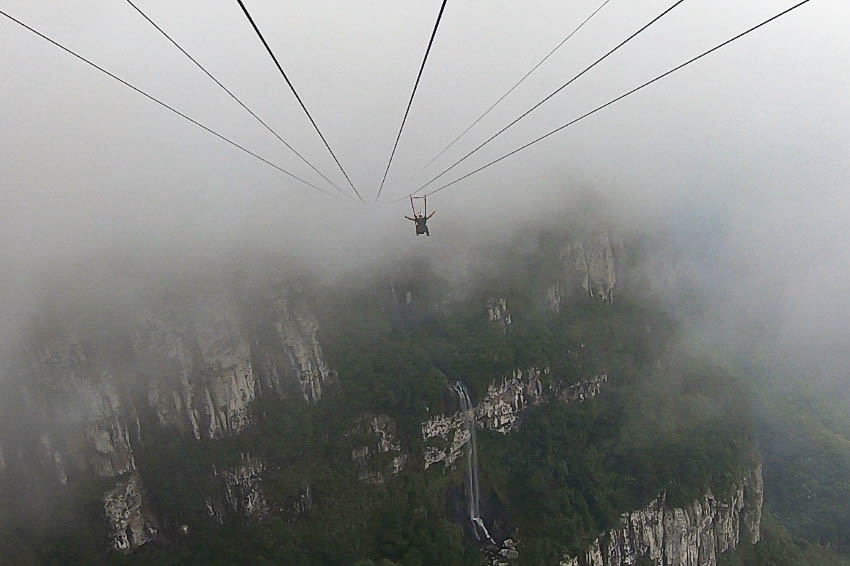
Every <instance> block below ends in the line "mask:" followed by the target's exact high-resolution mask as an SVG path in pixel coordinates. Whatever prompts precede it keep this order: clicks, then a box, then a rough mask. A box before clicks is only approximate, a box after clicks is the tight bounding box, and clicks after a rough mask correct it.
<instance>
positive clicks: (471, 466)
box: [452, 381, 495, 544]
mask: <svg viewBox="0 0 850 566" xmlns="http://www.w3.org/2000/svg"><path fill="white" fill-rule="evenodd" d="M452 389H453V390H454V392H455V393H456V394H457V398H458V402H459V403H460V409H461V411H462V412H463V416H464V419H465V420H466V426H467V427H468V428H469V443H468V444H467V448H466V487H467V490H466V492H467V500H468V502H467V503H468V505H467V513H468V515H469V520H470V522H471V523H472V531H473V532H474V533H475V538H477V539H478V540H482V539H483V540H486V541H488V542H491V543H493V544H495V541H494V540H493V537H491V536H490V532H489V531H488V530H487V527H486V525H485V524H484V520H483V519H482V518H481V511H480V509H479V507H478V499H479V489H478V444H477V441H476V439H475V429H476V424H475V408H474V407H473V406H472V401H471V400H470V398H469V391H468V390H467V389H466V385H465V384H464V383H463V382H462V381H458V382H457V383H455V384H454V386H452Z"/></svg>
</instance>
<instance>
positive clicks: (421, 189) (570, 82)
mask: <svg viewBox="0 0 850 566" xmlns="http://www.w3.org/2000/svg"><path fill="white" fill-rule="evenodd" d="M684 1H685V0H677V2H675V3H674V4H673V5H672V6H670V7H669V8H667V9H666V10H664V11H663V12H661V13H660V14H659V15H657V16H655V18H653V19H652V21H650V22H649V23H648V24H646V25H644V26H643V27H642V28H640V29H639V30H637V31H636V32H634V33H633V34H632V35H630V36H629V37H627V38H626V39H625V40H623V41H622V42H621V43H620V44H619V45H617V46H616V47H615V48H613V49H611V50H610V51H608V53H606V54H605V55H603V56H602V57H600V58H599V59H597V60H596V61H595V62H593V63H592V64H591V65H590V66H588V67H586V68H585V69H584V70H583V71H582V72H580V73H579V74H577V75H576V76H574V77H573V78H571V79H570V80H569V81H567V82H565V83H564V84H562V85H561V86H559V87H558V88H557V89H555V90H554V91H552V93H551V94H549V95H548V96H546V98H544V99H543V100H541V101H540V102H538V103H537V104H535V105H534V106H532V107H531V108H529V109H528V110H526V111H525V112H523V113H522V114H520V115H519V116H518V117H517V118H516V119H515V120H514V121H513V122H511V123H510V124H508V125H507V126H505V127H504V128H502V129H501V130H499V131H498V132H496V133H495V134H493V135H492V136H490V137H489V138H487V140H485V141H484V143H482V144H481V145H479V146H478V147H476V148H475V149H473V150H472V151H470V152H469V153H467V154H466V155H464V156H463V157H461V158H460V159H458V160H457V161H455V162H454V163H453V164H452V165H450V166H449V167H448V168H446V169H444V170H443V172H442V173H440V174H439V175H437V176H435V177H433V178H431V180H430V181H428V182H427V183H425V184H424V185H422V186H421V187H419V188H418V189H416V190H415V191H413V193H412V194H414V195H415V194H419V193H421V192H422V191H424V190H425V189H426V188H427V187H429V186H430V185H431V184H432V183H433V182H434V181H436V180H437V179H439V178H440V177H442V176H443V175H445V174H446V173H448V172H449V171H451V170H452V169H454V168H455V167H457V166H458V165H460V164H461V163H463V162H464V161H466V160H467V159H468V158H469V157H471V156H472V155H474V154H475V153H476V152H478V150H480V149H481V148H483V147H484V146H485V145H487V144H489V143H490V142H491V141H493V140H494V139H496V138H497V137H499V136H500V135H502V134H503V133H505V132H506V131H507V130H509V129H510V128H511V127H513V126H514V125H515V124H516V123H517V122H519V121H520V120H522V119H523V118H525V117H526V116H528V115H529V114H531V113H532V112H534V111H535V110H537V109H538V108H539V107H540V106H542V105H543V104H544V103H545V102H546V101H548V100H549V99H551V98H552V97H553V96H555V95H556V94H558V93H559V92H561V91H562V90H564V89H565V88H567V87H568V86H570V85H571V84H573V83H574V82H575V81H577V80H578V79H579V78H580V77H582V76H583V75H584V74H585V73H587V72H588V71H590V70H591V69H593V68H594V67H595V66H597V65H598V64H599V63H601V62H603V61H604V60H605V59H607V58H608V57H610V56H611V55H613V54H614V53H615V52H616V51H618V50H619V49H620V48H621V47H623V46H624V45H626V44H627V43H629V42H630V41H631V40H633V39H634V38H636V37H637V36H639V35H640V34H641V33H643V32H644V31H646V30H647V29H649V28H650V27H651V26H652V25H653V24H655V23H656V22H658V21H659V20H661V18H663V17H664V16H666V15H667V14H669V13H670V12H672V11H673V10H674V9H675V8H676V7H677V6H679V5H680V4H682V3H683V2H684Z"/></svg>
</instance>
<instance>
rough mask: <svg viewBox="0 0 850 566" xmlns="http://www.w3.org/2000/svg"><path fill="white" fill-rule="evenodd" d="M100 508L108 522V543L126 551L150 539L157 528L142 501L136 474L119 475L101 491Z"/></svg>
mask: <svg viewBox="0 0 850 566" xmlns="http://www.w3.org/2000/svg"><path fill="white" fill-rule="evenodd" d="M103 511H104V515H105V516H106V521H107V524H108V526H109V532H110V544H111V545H112V548H113V549H115V550H118V551H121V552H129V551H131V550H133V549H134V548H138V547H140V546H142V545H143V544H145V543H148V542H150V541H151V540H153V539H154V538H155V537H156V535H157V532H158V528H157V525H156V522H155V521H154V518H153V515H152V514H151V513H149V512H148V509H147V507H146V505H145V492H144V490H143V489H142V485H141V482H140V481H139V477H138V475H137V474H135V473H134V474H130V475H129V476H127V477H126V478H123V479H121V480H120V481H119V482H118V483H117V484H115V486H114V487H113V488H112V489H110V490H108V491H107V492H106V493H105V494H104V495H103Z"/></svg>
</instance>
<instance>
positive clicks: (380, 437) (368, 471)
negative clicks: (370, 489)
mask: <svg viewBox="0 0 850 566" xmlns="http://www.w3.org/2000/svg"><path fill="white" fill-rule="evenodd" d="M349 436H356V437H357V438H358V440H360V441H363V442H364V444H363V445H360V446H357V447H355V448H353V449H352V450H351V460H352V462H354V465H355V467H356V468H357V478H358V479H359V480H360V481H362V482H365V483H371V484H382V483H384V481H385V479H386V477H387V476H393V475H397V474H399V473H400V472H401V471H402V470H403V469H404V467H405V466H406V465H407V461H408V459H409V456H408V455H407V453H405V452H404V451H403V450H402V448H401V444H400V443H399V441H398V436H397V427H396V422H395V421H394V420H393V419H391V418H390V417H388V416H386V415H377V416H372V415H364V416H362V417H360V418H359V419H358V422H357V424H356V426H355V428H354V430H353V431H351V432H350V433H349Z"/></svg>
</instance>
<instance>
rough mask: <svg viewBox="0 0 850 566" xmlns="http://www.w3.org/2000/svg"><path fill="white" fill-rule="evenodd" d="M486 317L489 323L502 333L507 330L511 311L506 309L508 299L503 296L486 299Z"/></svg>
mask: <svg viewBox="0 0 850 566" xmlns="http://www.w3.org/2000/svg"><path fill="white" fill-rule="evenodd" d="M487 319H488V320H489V321H490V324H491V325H493V326H494V327H496V328H498V329H499V330H501V331H502V332H503V333H505V332H507V330H508V327H509V326H510V325H511V322H512V321H511V313H510V311H509V310H508V301H507V299H505V298H504V297H500V298H498V299H490V300H488V301H487Z"/></svg>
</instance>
